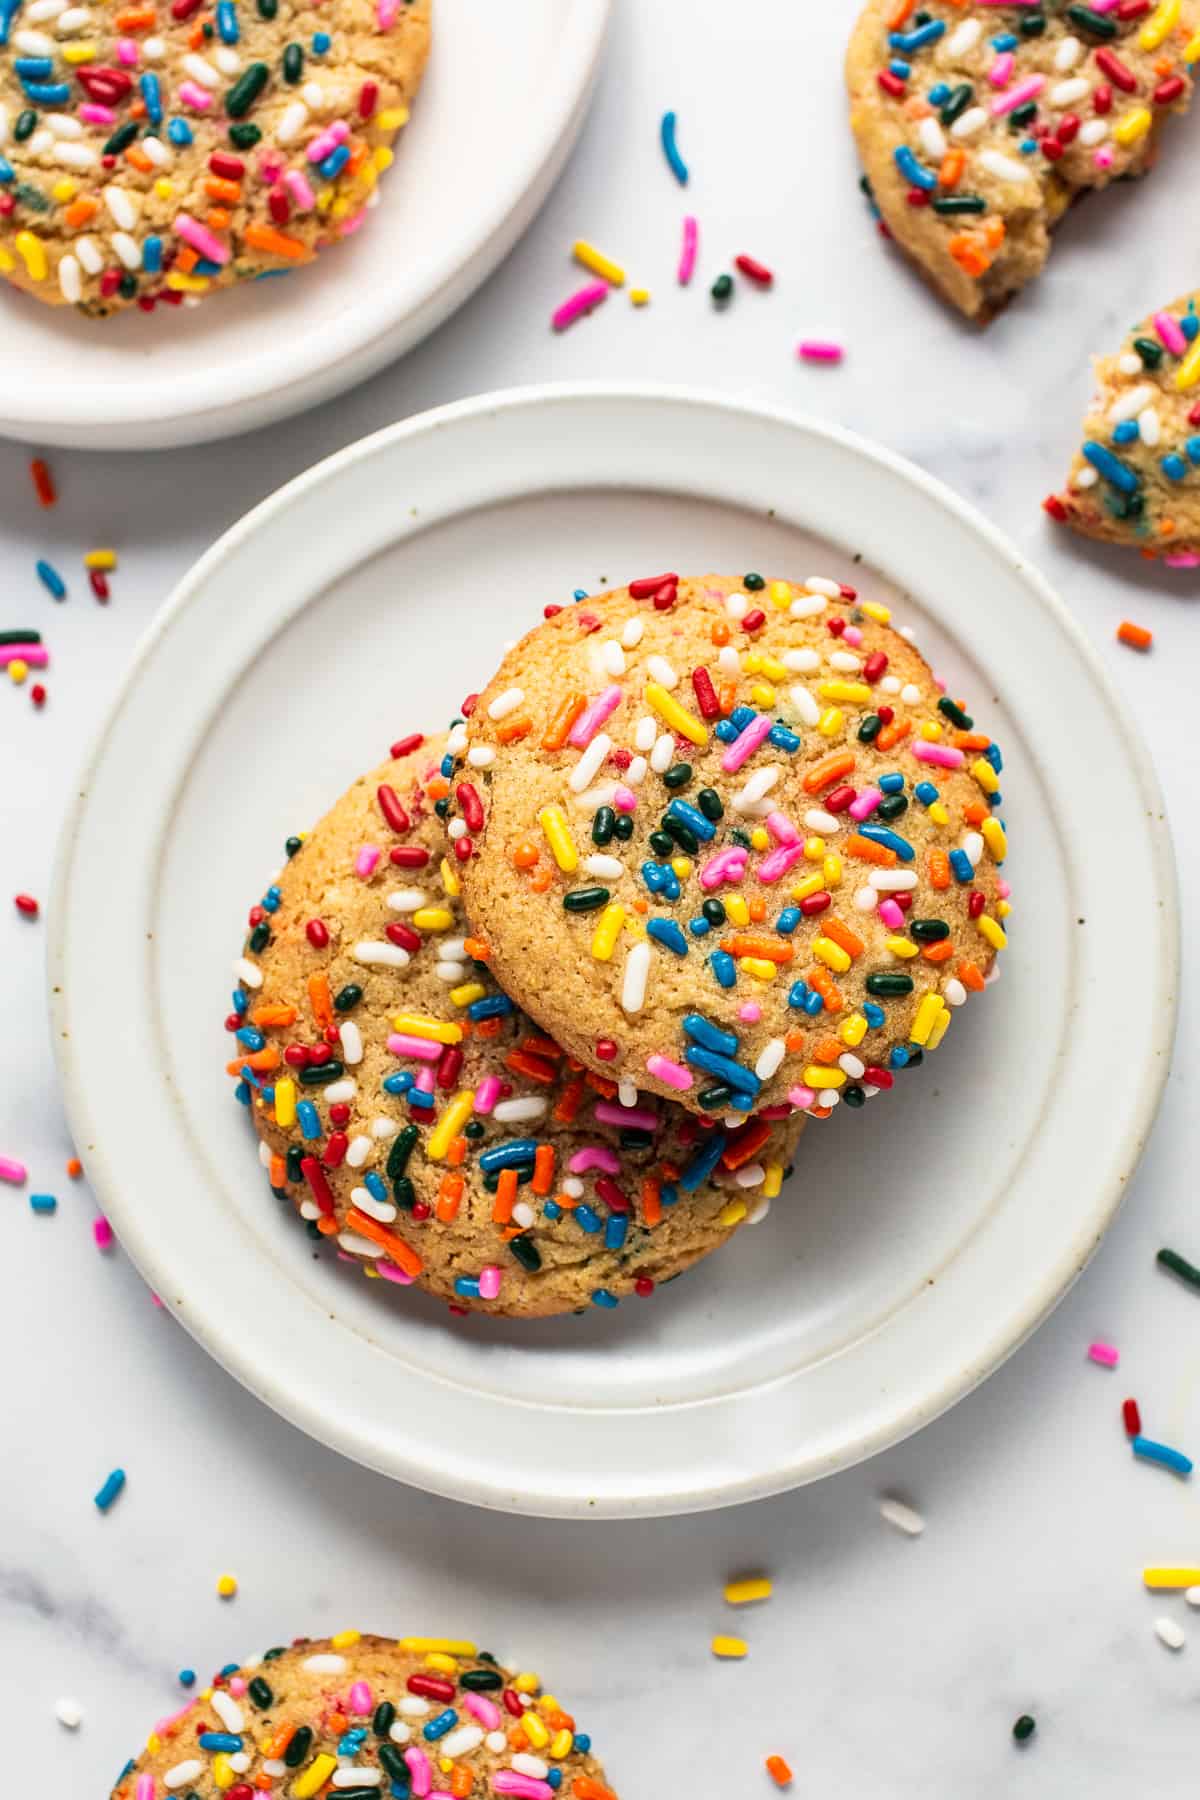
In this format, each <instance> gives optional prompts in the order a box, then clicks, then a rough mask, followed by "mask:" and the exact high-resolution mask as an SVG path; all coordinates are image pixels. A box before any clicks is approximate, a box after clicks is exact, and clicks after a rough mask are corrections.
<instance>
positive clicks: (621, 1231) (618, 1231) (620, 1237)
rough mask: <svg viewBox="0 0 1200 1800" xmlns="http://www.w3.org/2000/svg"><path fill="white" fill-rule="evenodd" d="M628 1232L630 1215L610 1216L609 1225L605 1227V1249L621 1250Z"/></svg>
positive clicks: (615, 1214) (613, 1214)
mask: <svg viewBox="0 0 1200 1800" xmlns="http://www.w3.org/2000/svg"><path fill="white" fill-rule="evenodd" d="M628 1230H629V1214H628V1213H612V1214H610V1215H609V1219H608V1223H607V1224H606V1225H605V1227H604V1248H605V1249H606V1250H619V1249H620V1248H621V1246H622V1244H623V1243H624V1242H625V1236H626V1233H627V1232H628Z"/></svg>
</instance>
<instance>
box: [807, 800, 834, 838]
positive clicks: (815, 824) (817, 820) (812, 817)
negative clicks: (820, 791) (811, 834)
mask: <svg viewBox="0 0 1200 1800" xmlns="http://www.w3.org/2000/svg"><path fill="white" fill-rule="evenodd" d="M804 823H805V824H806V825H807V826H808V829H809V830H810V831H821V832H829V831H840V830H841V826H840V825H839V824H838V821H837V820H836V819H835V818H834V816H833V814H832V813H827V812H822V811H821V808H820V807H819V806H813V807H810V808H809V810H808V812H806V813H805V815H804Z"/></svg>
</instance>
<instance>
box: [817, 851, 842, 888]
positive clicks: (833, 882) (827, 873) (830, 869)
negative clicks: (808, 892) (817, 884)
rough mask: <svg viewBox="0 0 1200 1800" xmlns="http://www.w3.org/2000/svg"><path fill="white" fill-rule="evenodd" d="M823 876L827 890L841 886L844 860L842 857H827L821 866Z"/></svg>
mask: <svg viewBox="0 0 1200 1800" xmlns="http://www.w3.org/2000/svg"><path fill="white" fill-rule="evenodd" d="M821 875H822V877H823V879H824V882H825V886H826V887H827V888H835V887H838V886H839V885H840V884H841V879H842V859H841V857H840V856H827V857H826V858H825V861H824V862H823V863H822V864H821Z"/></svg>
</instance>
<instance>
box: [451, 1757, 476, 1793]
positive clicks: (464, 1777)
mask: <svg viewBox="0 0 1200 1800" xmlns="http://www.w3.org/2000/svg"><path fill="white" fill-rule="evenodd" d="M474 1786H475V1777H474V1776H473V1775H472V1773H471V1771H470V1769H468V1768H467V1766H466V1764H465V1763H455V1765H454V1773H453V1775H451V1777H450V1792H451V1793H452V1794H453V1795H454V1800H467V1796H468V1794H469V1793H470V1792H471V1789H472V1788H473V1787H474Z"/></svg>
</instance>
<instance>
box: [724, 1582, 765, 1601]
mask: <svg viewBox="0 0 1200 1800" xmlns="http://www.w3.org/2000/svg"><path fill="white" fill-rule="evenodd" d="M771 1592H772V1589H771V1583H770V1582H769V1581H768V1580H767V1579H766V1577H765V1576H755V1577H753V1578H751V1579H748V1580H746V1581H728V1582H726V1584H725V1600H726V1604H727V1605H729V1606H749V1605H751V1603H752V1602H753V1601H755V1600H769V1599H770V1598H771Z"/></svg>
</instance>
